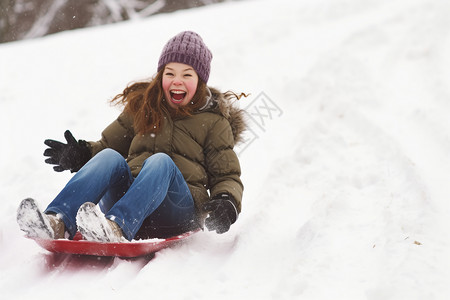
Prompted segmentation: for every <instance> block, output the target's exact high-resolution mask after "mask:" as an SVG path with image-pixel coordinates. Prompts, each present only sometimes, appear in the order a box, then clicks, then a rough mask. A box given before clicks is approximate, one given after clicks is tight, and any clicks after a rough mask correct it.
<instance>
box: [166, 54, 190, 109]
mask: <svg viewBox="0 0 450 300" xmlns="http://www.w3.org/2000/svg"><path fill="white" fill-rule="evenodd" d="M197 83H198V75H197V73H196V72H195V71H194V69H193V68H192V67H191V66H189V65H185V64H181V63H168V64H167V65H166V66H165V68H164V72H163V77H162V87H163V90H164V95H165V97H166V100H167V103H169V105H170V106H171V107H172V108H177V107H179V106H185V105H186V104H188V103H189V101H191V100H192V98H193V97H194V95H195V92H196V91H197Z"/></svg>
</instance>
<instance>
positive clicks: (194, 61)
mask: <svg viewBox="0 0 450 300" xmlns="http://www.w3.org/2000/svg"><path fill="white" fill-rule="evenodd" d="M211 60H212V53H211V51H210V50H209V49H208V47H206V45H205V43H204V42H203V40H202V38H201V37H200V36H199V35H198V34H197V33H195V32H192V31H183V32H181V33H179V34H177V35H176V36H174V37H173V38H171V39H170V40H169V41H168V42H167V44H166V45H165V46H164V48H163V50H162V52H161V56H160V57H159V62H158V72H159V71H160V70H161V69H162V68H164V66H165V65H166V64H168V63H171V62H177V63H182V64H186V65H189V66H191V67H192V68H193V69H194V70H195V72H197V75H198V77H200V78H201V79H202V80H203V81H204V82H205V83H207V82H208V78H209V72H210V70H211Z"/></svg>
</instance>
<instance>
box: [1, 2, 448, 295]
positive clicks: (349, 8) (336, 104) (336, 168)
mask: <svg viewBox="0 0 450 300" xmlns="http://www.w3.org/2000/svg"><path fill="white" fill-rule="evenodd" d="M449 13H450V3H449V2H448V1H444V0H442V1H440V0H373V1H372V0H367V1H361V0H334V1H333V0H298V1H297V0H296V1H294V0H292V1H288V0H251V1H242V2H233V3H225V4H220V5H214V6H210V7H204V8H199V9H193V10H188V11H183V12H177V13H173V14H167V15H159V16H156V17H153V18H151V19H148V20H140V21H133V22H127V23H122V24H116V25H111V26H106V27H99V28H91V29H87V30H78V31H72V32H66V33H61V34H57V35H53V36H49V37H46V38H42V39H36V40H29V41H24V42H17V43H12V44H4V45H1V46H0V114H1V118H0V130H1V131H0V138H1V147H0V149H1V150H0V151H1V160H0V172H1V173H0V174H1V175H0V179H1V180H0V182H1V183H0V186H1V189H0V205H1V208H0V270H1V272H0V290H1V295H2V296H1V297H2V299H3V298H4V299H62V298H64V299H80V298H81V297H82V298H84V299H91V298H92V299H94V298H95V299H123V298H125V297H128V298H130V299H144V298H148V299H370V300H378V299H380V300H386V299H409V300H411V299H448V298H449V297H450V285H449V283H450V239H449V238H450V234H449V233H450V219H449V214H450V176H449V175H448V174H449V172H450V122H449V121H448V118H449V115H450V56H449V53H450V18H449V17H448V16H449ZM186 29H190V30H195V31H197V32H199V33H200V34H201V35H202V36H203V38H204V40H205V42H206V43H207V45H209V47H210V48H211V49H212V51H213V54H214V59H213V66H212V74H211V77H210V85H212V86H215V87H218V88H220V89H222V90H224V91H225V90H228V89H231V90H234V91H236V92H241V91H242V92H249V93H251V96H250V97H249V98H247V99H242V100H241V101H240V105H241V107H245V108H247V109H248V112H249V121H250V124H251V131H249V134H248V136H247V137H248V142H247V144H246V145H241V146H240V147H239V148H237V151H239V156H240V159H241V163H242V170H243V176H242V178H243V181H244V183H245V193H244V202H243V212H242V214H241V216H240V218H239V220H238V222H237V223H236V224H235V225H234V226H233V227H232V229H231V230H230V232H228V233H227V234H224V235H216V234H215V233H209V232H202V233H199V234H197V235H196V236H195V237H193V238H192V239H191V240H190V241H189V242H187V243H184V244H182V245H180V246H178V247H175V248H171V249H166V250H163V251H161V252H159V253H158V254H157V255H156V257H155V258H154V259H153V260H150V261H149V260H147V259H143V258H142V259H136V260H123V259H118V258H116V259H105V258H103V259H97V258H88V257H81V258H79V257H71V256H64V255H52V254H49V253H48V252H46V251H45V250H43V249H41V248H39V247H38V246H37V245H36V244H35V243H34V242H33V241H32V240H28V239H25V238H24V237H23V234H22V232H20V230H19V229H18V226H17V225H16V221H15V214H16V208H17V206H18V203H19V201H20V200H21V199H23V198H25V197H29V196H32V197H34V198H36V199H37V200H38V201H39V202H40V203H42V206H45V205H46V204H48V203H49V202H50V201H51V200H52V197H54V196H55V195H56V193H57V192H58V191H59V190H60V189H61V188H62V186H63V185H64V184H65V182H66V181H67V180H68V179H69V178H70V176H71V174H69V173H68V172H66V173H63V174H60V173H55V172H53V170H52V168H51V167H50V166H48V165H46V164H44V162H43V156H42V153H43V151H44V149H45V146H44V144H43V140H44V139H46V138H54V139H59V140H63V132H64V130H66V129H70V130H71V131H72V133H73V134H74V135H75V137H76V138H83V139H87V140H97V139H98V138H99V137H100V132H101V131H102V130H103V128H104V127H105V126H106V125H108V124H109V123H110V122H111V121H112V120H113V119H114V118H115V117H116V116H117V115H118V113H119V108H116V107H111V106H109V104H108V102H107V101H108V100H109V99H110V98H111V97H113V96H114V95H115V94H117V93H119V92H121V91H122V89H123V88H124V87H125V85H126V84H128V83H129V82H131V81H133V80H138V79H142V78H147V77H150V76H151V75H152V74H153V73H154V72H155V69H156V65H157V60H158V57H159V54H160V51H161V49H162V47H163V45H164V44H165V42H166V41H167V40H168V39H169V38H170V37H172V36H173V35H175V34H176V33H178V32H180V31H182V30H186Z"/></svg>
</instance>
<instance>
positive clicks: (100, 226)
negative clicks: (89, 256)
mask: <svg viewBox="0 0 450 300" xmlns="http://www.w3.org/2000/svg"><path fill="white" fill-rule="evenodd" d="M77 226H78V230H79V231H80V232H81V234H82V235H83V237H84V238H85V239H86V240H88V241H96V242H103V243H119V242H122V241H124V240H125V238H124V236H123V232H122V229H121V228H120V226H119V225H118V224H117V223H116V222H114V221H111V220H109V219H107V218H105V215H104V214H103V213H102V212H101V210H100V208H99V207H98V205H95V204H94V203H91V202H86V203H84V204H83V205H81V207H80V209H79V210H78V213H77Z"/></svg>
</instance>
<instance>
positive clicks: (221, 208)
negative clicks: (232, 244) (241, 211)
mask: <svg viewBox="0 0 450 300" xmlns="http://www.w3.org/2000/svg"><path fill="white" fill-rule="evenodd" d="M203 210H204V211H206V212H209V217H208V218H206V220H205V225H206V228H208V230H209V231H213V230H215V231H216V232H217V233H224V232H227V231H228V230H229V229H230V226H231V224H233V223H234V222H236V220H237V217H238V212H237V209H236V205H235V201H234V199H233V197H232V196H231V195H229V194H227V193H222V194H218V195H216V196H214V197H212V198H211V200H210V201H209V202H207V203H205V204H203Z"/></svg>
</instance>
